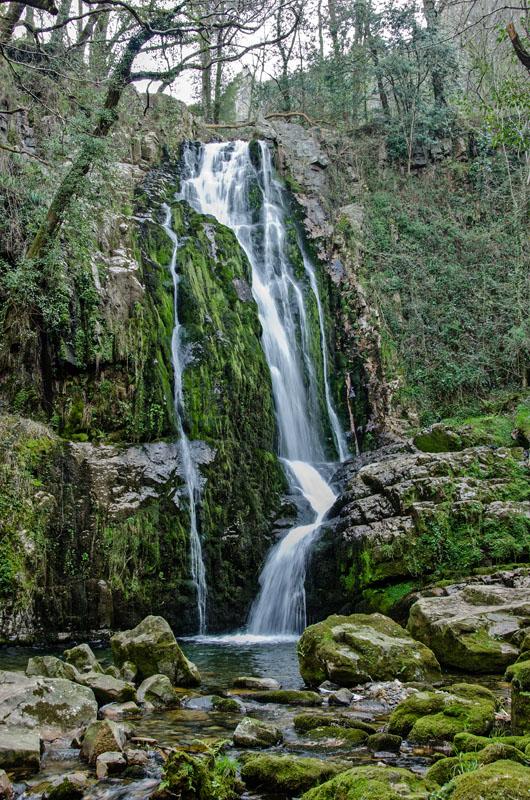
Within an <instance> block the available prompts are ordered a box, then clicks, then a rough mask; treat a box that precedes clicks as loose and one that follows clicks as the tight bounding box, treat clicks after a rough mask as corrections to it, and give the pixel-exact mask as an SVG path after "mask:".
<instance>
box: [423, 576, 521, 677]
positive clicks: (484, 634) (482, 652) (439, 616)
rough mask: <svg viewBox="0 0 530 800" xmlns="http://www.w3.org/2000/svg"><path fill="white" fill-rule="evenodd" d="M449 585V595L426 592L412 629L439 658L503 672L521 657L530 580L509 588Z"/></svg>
mask: <svg viewBox="0 0 530 800" xmlns="http://www.w3.org/2000/svg"><path fill="white" fill-rule="evenodd" d="M450 588H451V587H445V591H446V592H447V596H445V597H422V598H421V599H420V600H418V601H417V602H416V603H414V605H413V606H412V608H411V610H410V616H409V621H408V629H409V631H410V633H411V634H412V635H413V636H414V637H415V638H416V639H419V640H420V641H422V642H423V643H424V644H426V645H427V646H428V647H430V648H431V649H432V650H433V651H434V653H435V654H436V656H437V657H438V659H439V660H440V662H441V663H443V664H446V665H447V666H451V667H457V668H458V669H461V670H465V671H467V672H479V673H480V672H485V673H492V672H504V670H505V669H506V667H507V666H508V665H509V664H511V663H512V662H513V661H515V659H516V658H517V656H518V654H519V642H520V641H521V639H522V638H523V634H524V632H525V630H524V629H525V628H526V626H527V625H528V619H529V617H530V591H529V589H530V582H528V585H527V586H519V587H509V586H504V585H501V584H498V585H495V584H493V585H477V584H470V585H468V586H464V587H463V588H461V589H458V588H457V587H454V590H453V591H450Z"/></svg>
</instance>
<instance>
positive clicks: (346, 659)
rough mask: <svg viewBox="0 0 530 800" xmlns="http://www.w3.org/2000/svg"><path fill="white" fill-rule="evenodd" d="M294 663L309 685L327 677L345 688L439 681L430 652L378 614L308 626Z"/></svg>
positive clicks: (343, 618) (355, 615)
mask: <svg viewBox="0 0 530 800" xmlns="http://www.w3.org/2000/svg"><path fill="white" fill-rule="evenodd" d="M298 660H299V663H300V672H301V674H302V678H303V679H304V681H305V683H306V684H307V685H308V686H318V685H319V684H320V683H322V681H324V680H325V679H326V678H327V679H329V680H330V681H334V682H335V683H338V684H339V685H341V686H346V687H350V686H356V685H357V684H359V683H367V682H369V681H373V680H374V681H376V680H382V681H384V680H393V679H394V678H399V679H400V680H403V681H431V680H437V679H439V678H440V666H439V664H438V661H437V660H436V657H435V656H434V654H433V653H432V651H431V650H429V648H427V647H425V645H423V644H421V643H420V642H415V641H414V639H412V637H411V636H410V634H409V633H408V632H407V631H406V630H404V628H402V627H401V626H400V625H398V624H397V623H396V622H393V620H391V619H389V618H388V617H385V616H383V615H382V614H352V615H351V616H348V617H343V616H338V615H334V616H331V617H328V618H327V619H326V620H324V621H323V622H318V623H317V624H316V625H311V626H310V627H309V628H306V629H305V631H304V632H303V634H302V636H301V638H300V640H299V642H298Z"/></svg>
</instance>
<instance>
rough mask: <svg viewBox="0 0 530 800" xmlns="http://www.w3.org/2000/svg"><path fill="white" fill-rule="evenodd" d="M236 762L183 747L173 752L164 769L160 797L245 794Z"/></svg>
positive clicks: (208, 799) (186, 799)
mask: <svg viewBox="0 0 530 800" xmlns="http://www.w3.org/2000/svg"><path fill="white" fill-rule="evenodd" d="M241 788H242V787H241V785H240V782H239V781H238V779H237V777H236V764H235V762H233V761H231V760H230V759H228V758H226V757H222V756H220V757H215V756H214V754H213V753H211V752H206V753H205V754H204V755H203V756H194V755H190V754H189V753H185V752H184V751H182V750H178V751H176V752H173V753H171V755H170V756H169V758H168V759H167V761H166V763H165V764H164V769H163V773H162V783H161V784H160V787H159V789H158V791H157V792H156V793H155V794H154V795H153V797H156V798H164V800H165V798H168V800H172V798H179V800H214V799H215V800H236V798H238V797H239V796H240V794H241V791H240V789H241Z"/></svg>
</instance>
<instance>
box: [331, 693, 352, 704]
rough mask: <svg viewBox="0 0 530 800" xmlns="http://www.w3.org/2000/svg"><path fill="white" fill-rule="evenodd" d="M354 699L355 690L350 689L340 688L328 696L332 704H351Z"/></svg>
mask: <svg viewBox="0 0 530 800" xmlns="http://www.w3.org/2000/svg"><path fill="white" fill-rule="evenodd" d="M352 701H353V692H350V690H349V689H339V690H338V691H337V692H332V693H331V694H330V695H329V697H328V703H329V705H330V706H349V705H351V703H352Z"/></svg>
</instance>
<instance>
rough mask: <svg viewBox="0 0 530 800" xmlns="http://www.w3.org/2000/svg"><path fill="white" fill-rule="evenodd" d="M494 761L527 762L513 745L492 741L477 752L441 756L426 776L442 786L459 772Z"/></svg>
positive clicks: (523, 755) (526, 763)
mask: <svg viewBox="0 0 530 800" xmlns="http://www.w3.org/2000/svg"><path fill="white" fill-rule="evenodd" d="M495 761H515V762H516V763H517V764H525V765H526V766H528V763H529V762H528V759H527V757H526V756H525V754H524V753H523V752H521V750H518V749H517V748H516V747H513V745H510V744H499V743H492V744H489V745H487V746H486V747H485V748H484V749H483V750H479V751H478V752H472V753H459V754H458V755H457V756H453V757H451V758H441V759H440V760H439V761H436V762H435V763H434V764H433V765H432V767H429V770H428V771H427V777H428V778H429V779H430V780H432V781H434V782H435V783H439V784H440V786H442V785H443V784H444V783H449V781H450V780H451V779H452V778H454V777H455V775H458V774H460V773H461V772H466V771H468V770H473V769H476V767H477V766H478V765H482V764H493V763H494V762H495Z"/></svg>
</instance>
